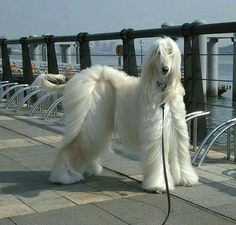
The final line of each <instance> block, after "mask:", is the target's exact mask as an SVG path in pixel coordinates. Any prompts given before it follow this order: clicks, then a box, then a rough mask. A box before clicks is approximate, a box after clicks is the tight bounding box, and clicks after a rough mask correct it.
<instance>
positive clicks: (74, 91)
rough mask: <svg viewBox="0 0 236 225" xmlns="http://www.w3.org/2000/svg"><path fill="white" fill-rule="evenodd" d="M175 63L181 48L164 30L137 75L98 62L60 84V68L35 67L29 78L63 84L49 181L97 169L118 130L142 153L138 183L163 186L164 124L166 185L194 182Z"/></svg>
mask: <svg viewBox="0 0 236 225" xmlns="http://www.w3.org/2000/svg"><path fill="white" fill-rule="evenodd" d="M180 69H181V54H180V50H179V48H178V46H177V45H176V43H175V42H174V41H173V40H172V39H170V38H167V37H166V38H163V39H159V40H157V41H156V42H154V44H153V45H152V47H151V49H150V51H149V54H148V55H147V58H146V62H145V65H144V67H143V70H142V74H141V77H139V78H136V77H131V76H128V75H126V74H125V73H124V72H121V71H118V70H115V69H113V68H111V67H107V66H100V65H97V66H93V67H91V68H88V69H85V70H83V71H81V72H80V73H79V74H77V75H75V76H73V77H72V78H71V79H70V80H69V81H68V82H67V83H66V84H58V82H59V83H61V82H64V81H65V77H64V76H63V75H60V74H58V75H53V74H42V75H40V76H39V77H38V78H37V79H36V81H35V82H34V84H33V85H38V86H40V87H41V88H44V89H46V90H47V91H49V92H64V110H65V118H66V119H65V121H66V127H65V134H64V137H63V139H62V141H61V143H60V146H59V153H58V156H57V159H56V161H55V164H54V166H53V169H52V172H51V175H50V178H49V179H50V181H51V182H53V183H62V184H71V183H75V182H78V181H80V180H82V179H84V177H85V176H86V175H97V174H99V173H101V171H102V166H101V165H100V162H99V156H100V155H101V153H102V152H104V151H106V150H107V149H109V146H110V139H111V135H112V134H113V133H114V132H118V134H119V137H120V139H121V142H122V144H123V146H124V148H125V149H126V150H130V151H133V152H136V153H139V154H140V155H141V159H142V164H143V175H144V178H143V188H144V189H145V190H148V191H154V192H155V191H156V192H159V191H165V190H166V185H165V181H164V175H163V165H162V163H163V162H162V151H161V149H162V131H163V132H164V149H165V159H166V167H167V177H168V184H169V189H170V190H173V189H174V187H175V185H183V186H192V185H194V184H197V182H198V176H197V175H196V173H195V171H194V169H193V167H192V165H191V162H190V154H189V136H188V131H187V125H186V122H185V114H186V111H185V104H184V102H183V96H184V89H183V87H182V85H181V80H180V79H181V71H180ZM55 83H57V84H55ZM162 103H164V104H165V107H164V115H165V116H164V121H163V120H162V108H161V107H160V105H161V104H162ZM163 124H164V127H163V130H162V126H163Z"/></svg>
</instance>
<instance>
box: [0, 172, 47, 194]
mask: <svg viewBox="0 0 236 225" xmlns="http://www.w3.org/2000/svg"><path fill="white" fill-rule="evenodd" d="M47 174H48V173H47ZM47 183H48V182H47V178H45V176H43V172H42V171H26V170H25V171H5V172H0V193H1V194H17V193H20V192H26V191H35V190H42V189H45V188H48V186H49V184H47Z"/></svg>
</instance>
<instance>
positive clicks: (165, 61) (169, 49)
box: [143, 37, 181, 82]
mask: <svg viewBox="0 0 236 225" xmlns="http://www.w3.org/2000/svg"><path fill="white" fill-rule="evenodd" d="M180 64H181V54H180V50H179V48H178V46H177V44H176V43H175V42H174V41H173V40H172V39H171V38H168V37H164V38H161V39H158V40H157V41H155V42H154V43H153V44H152V46H151V48H150V50H149V53H148V55H147V58H146V62H145V65H144V71H143V72H144V73H148V74H149V75H155V76H156V79H157V81H159V82H164V81H167V80H169V79H170V76H176V75H177V74H178V75H180V68H181V65H180ZM148 74H147V75H148Z"/></svg>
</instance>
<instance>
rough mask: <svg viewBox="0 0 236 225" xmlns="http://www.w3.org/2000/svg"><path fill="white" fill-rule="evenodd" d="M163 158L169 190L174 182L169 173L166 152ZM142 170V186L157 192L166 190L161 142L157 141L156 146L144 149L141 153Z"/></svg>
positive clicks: (172, 187)
mask: <svg viewBox="0 0 236 225" xmlns="http://www.w3.org/2000/svg"><path fill="white" fill-rule="evenodd" d="M165 160H166V170H167V177H168V185H169V190H173V189H174V183H173V179H172V176H171V173H170V166H169V163H168V153H166V154H165ZM143 170H144V171H143V172H144V174H143V188H144V189H145V190H147V191H151V192H157V193H158V192H165V191H166V184H165V179H164V172H163V160H162V152H161V143H159V145H158V146H153V147H152V148H150V149H148V150H147V149H146V150H145V152H144V154H143Z"/></svg>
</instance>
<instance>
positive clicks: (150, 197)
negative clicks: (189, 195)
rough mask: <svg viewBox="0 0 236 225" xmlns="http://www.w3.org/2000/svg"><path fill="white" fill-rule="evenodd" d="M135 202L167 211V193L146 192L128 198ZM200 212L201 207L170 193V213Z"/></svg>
mask: <svg viewBox="0 0 236 225" xmlns="http://www.w3.org/2000/svg"><path fill="white" fill-rule="evenodd" d="M129 199H130V200H133V201H136V202H142V203H145V204H148V205H151V206H153V207H156V208H159V209H162V210H163V211H167V206H168V204H167V195H166V194H152V193H146V194H143V195H140V196H135V197H132V198H129ZM198 212H201V208H198V207H196V206H195V205H192V204H190V203H188V202H186V201H184V200H182V199H179V198H177V197H175V196H173V195H171V215H183V214H190V213H198Z"/></svg>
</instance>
